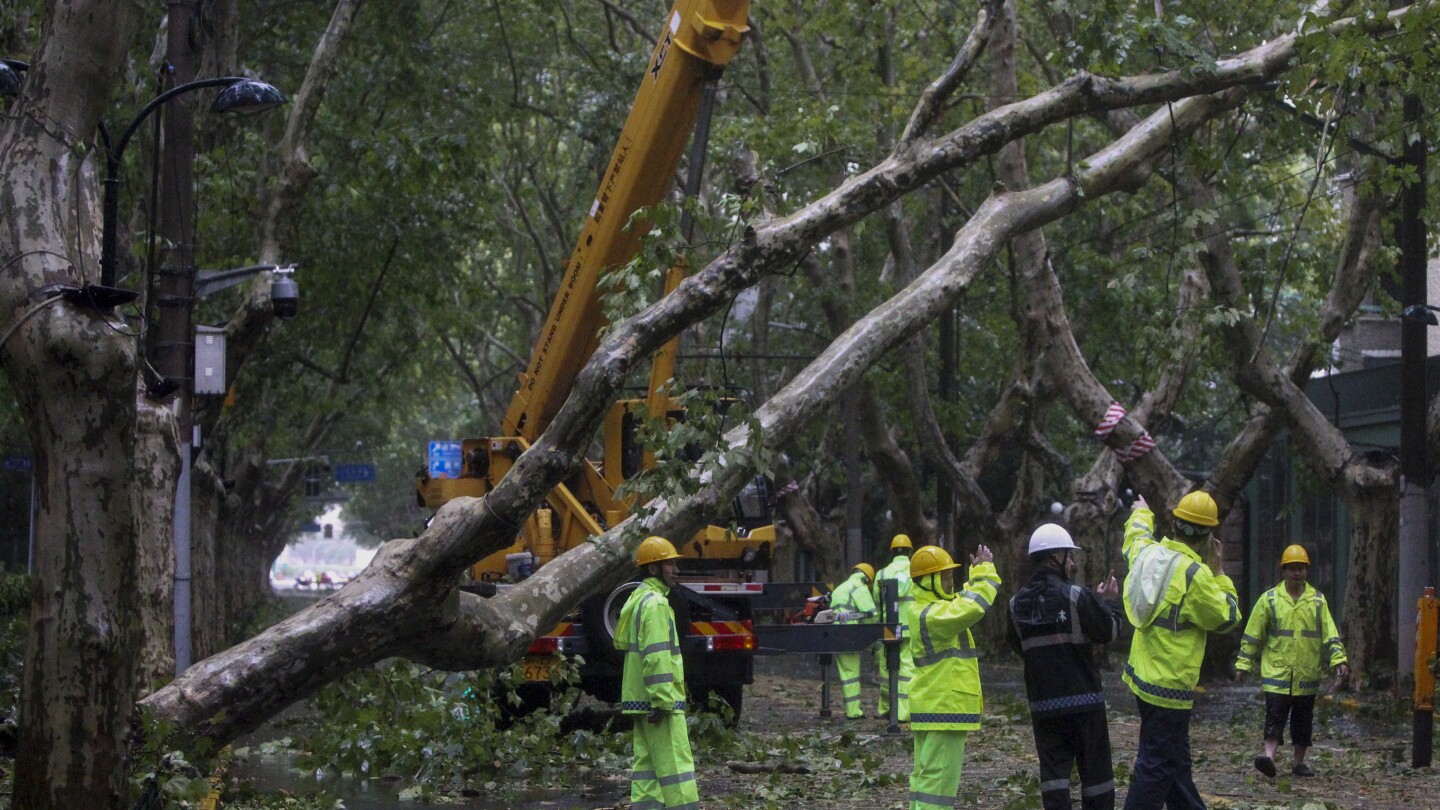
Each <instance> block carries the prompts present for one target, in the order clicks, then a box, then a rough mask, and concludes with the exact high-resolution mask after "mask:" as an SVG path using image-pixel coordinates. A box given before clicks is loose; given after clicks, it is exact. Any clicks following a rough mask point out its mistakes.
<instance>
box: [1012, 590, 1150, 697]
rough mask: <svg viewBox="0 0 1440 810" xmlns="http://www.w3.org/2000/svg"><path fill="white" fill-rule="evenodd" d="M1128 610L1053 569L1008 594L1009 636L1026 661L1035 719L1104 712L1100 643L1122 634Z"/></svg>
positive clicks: (1026, 686) (1026, 685) (1027, 684)
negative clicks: (1098, 663)
mask: <svg viewBox="0 0 1440 810" xmlns="http://www.w3.org/2000/svg"><path fill="white" fill-rule="evenodd" d="M1123 616H1124V611H1122V610H1121V608H1120V603H1119V602H1116V601H1113V600H1111V601H1102V600H1101V599H1100V598H1099V597H1098V596H1096V595H1095V594H1094V593H1093V592H1092V591H1090V590H1089V589H1088V588H1082V587H1080V586H1079V585H1073V584H1071V583H1069V582H1066V581H1065V580H1064V579H1063V578H1061V576H1060V574H1059V573H1057V572H1056V571H1054V570H1052V569H1050V568H1048V567H1047V568H1041V569H1039V570H1037V571H1036V572H1035V573H1034V574H1032V575H1031V577H1030V581H1029V582H1027V583H1025V587H1023V588H1021V589H1020V590H1019V592H1017V593H1016V594H1015V595H1014V596H1013V597H1011V598H1010V621H1009V626H1008V627H1007V628H1006V633H1005V635H1006V637H1007V639H1008V640H1009V642H1010V646H1011V647H1012V648H1014V650H1015V651H1016V652H1018V653H1020V657H1021V658H1022V659H1024V661H1025V692H1026V695H1027V697H1029V699H1030V715H1031V716H1032V717H1034V718H1036V719H1042V718H1045V717H1056V716H1060V715H1066V714H1078V713H1081V712H1091V711H1100V712H1103V711H1105V693H1104V690H1103V689H1102V687H1101V684H1100V669H1099V667H1097V666H1096V664H1095V649H1094V645H1096V644H1109V643H1110V642H1112V641H1114V640H1115V639H1116V638H1117V637H1118V636H1119V635H1120V622H1121V620H1122V617H1123Z"/></svg>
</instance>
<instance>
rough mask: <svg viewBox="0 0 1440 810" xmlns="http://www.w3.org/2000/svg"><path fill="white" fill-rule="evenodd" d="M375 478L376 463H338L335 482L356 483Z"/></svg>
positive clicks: (366, 481)
mask: <svg viewBox="0 0 1440 810" xmlns="http://www.w3.org/2000/svg"><path fill="white" fill-rule="evenodd" d="M374 480H375V465H374V464H336V465H335V483H337V484H355V483H362V482H363V483H368V482H371V481H374Z"/></svg>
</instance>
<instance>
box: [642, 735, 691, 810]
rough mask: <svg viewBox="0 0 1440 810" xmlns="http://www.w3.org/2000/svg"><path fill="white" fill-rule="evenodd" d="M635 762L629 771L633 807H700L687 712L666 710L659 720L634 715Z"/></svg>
mask: <svg viewBox="0 0 1440 810" xmlns="http://www.w3.org/2000/svg"><path fill="white" fill-rule="evenodd" d="M632 716H633V717H634V718H635V726H634V731H633V732H632V733H631V736H630V740H631V743H632V744H633V745H634V748H635V766H634V768H632V769H631V771H630V810H699V808H700V792H699V788H698V787H696V785H695V760H694V759H693V758H692V757H691V756H690V733H689V731H688V730H687V729H686V727H685V713H684V712H665V713H664V714H662V715H661V716H660V721H659V722H656V723H652V722H650V721H649V720H648V719H646V717H647V716H646V715H643V714H637V715H632Z"/></svg>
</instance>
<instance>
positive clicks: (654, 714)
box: [645, 709, 665, 723]
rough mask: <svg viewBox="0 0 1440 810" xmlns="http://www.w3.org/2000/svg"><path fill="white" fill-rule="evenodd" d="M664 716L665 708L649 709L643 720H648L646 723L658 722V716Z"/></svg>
mask: <svg viewBox="0 0 1440 810" xmlns="http://www.w3.org/2000/svg"><path fill="white" fill-rule="evenodd" d="M664 716H665V710H664V709H651V710H650V713H649V714H648V715H646V716H645V721H646V722H648V723H658V722H660V718H662V717H664Z"/></svg>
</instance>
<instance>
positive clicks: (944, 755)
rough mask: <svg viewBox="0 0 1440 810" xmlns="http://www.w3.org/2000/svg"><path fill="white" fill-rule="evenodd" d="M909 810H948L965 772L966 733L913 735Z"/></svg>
mask: <svg viewBox="0 0 1440 810" xmlns="http://www.w3.org/2000/svg"><path fill="white" fill-rule="evenodd" d="M914 734H915V769H914V770H913V771H911V772H910V810H936V808H943V810H952V808H954V807H955V794H957V793H959V792H960V773H961V771H963V770H964V768H965V738H966V737H967V736H969V734H970V732H968V731H916V732H914Z"/></svg>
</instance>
